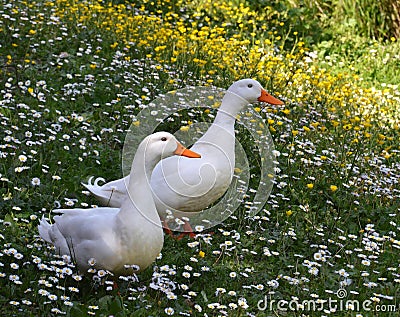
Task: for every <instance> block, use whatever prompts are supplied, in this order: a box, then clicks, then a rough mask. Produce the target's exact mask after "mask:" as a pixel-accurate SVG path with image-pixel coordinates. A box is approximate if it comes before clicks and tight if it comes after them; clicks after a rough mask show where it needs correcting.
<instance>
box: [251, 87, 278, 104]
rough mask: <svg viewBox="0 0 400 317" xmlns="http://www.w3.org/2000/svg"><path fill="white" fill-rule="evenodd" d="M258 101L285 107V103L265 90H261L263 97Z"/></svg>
mask: <svg viewBox="0 0 400 317" xmlns="http://www.w3.org/2000/svg"><path fill="white" fill-rule="evenodd" d="M257 100H258V101H263V102H268V103H270V104H271V105H283V101H281V100H279V99H276V98H275V97H273V96H271V95H270V94H269V93H267V91H266V90H265V89H261V96H260V97H258V98H257Z"/></svg>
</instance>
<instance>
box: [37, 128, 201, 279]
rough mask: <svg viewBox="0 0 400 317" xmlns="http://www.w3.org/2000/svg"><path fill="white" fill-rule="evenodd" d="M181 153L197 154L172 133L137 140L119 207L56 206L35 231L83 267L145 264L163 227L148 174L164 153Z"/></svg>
mask: <svg viewBox="0 0 400 317" xmlns="http://www.w3.org/2000/svg"><path fill="white" fill-rule="evenodd" d="M174 154H175V155H183V156H187V157H191V158H200V155H199V154H197V153H195V152H192V151H190V150H188V149H186V148H184V147H183V146H182V145H181V144H180V143H179V142H178V141H177V140H176V139H175V137H174V136H173V135H171V134H170V133H167V132H157V133H154V134H152V135H150V136H148V137H146V138H145V139H144V140H143V141H142V142H141V143H140V145H139V147H138V149H137V152H136V154H135V157H134V160H133V162H132V169H131V174H132V175H134V176H135V177H132V178H131V182H130V183H129V185H128V188H127V195H126V196H125V199H124V200H123V201H122V203H121V207H120V208H109V207H102V208H91V209H59V210H55V212H58V213H62V215H59V216H55V217H54V224H52V225H50V224H49V223H48V222H47V221H46V220H45V219H44V218H42V219H41V221H40V224H39V227H38V228H39V233H40V236H41V237H42V238H43V239H44V240H46V241H47V242H49V243H52V244H53V245H54V246H55V247H56V249H57V251H58V253H60V254H66V255H70V256H71V257H72V258H73V259H74V260H75V261H76V263H77V265H78V268H79V269H80V270H81V271H82V272H86V271H87V269H88V268H89V263H88V261H89V260H90V259H91V258H93V259H95V263H96V264H95V267H96V268H98V269H104V270H108V271H110V272H112V273H114V274H115V275H126V274H131V273H132V272H133V271H134V269H133V268H132V267H133V265H137V266H138V267H139V270H136V269H135V271H140V270H143V269H145V268H146V267H148V266H149V265H150V264H151V263H152V262H153V261H154V259H155V258H156V257H157V256H158V254H159V253H160V251H161V249H162V246H163V243H164V237H163V230H162V226H161V222H160V218H159V216H158V214H157V210H156V207H155V204H154V201H153V197H152V191H151V188H150V184H149V179H150V175H151V172H152V170H153V169H154V167H155V166H156V164H157V163H158V162H159V161H160V160H161V159H162V158H164V157H168V156H171V155H174Z"/></svg>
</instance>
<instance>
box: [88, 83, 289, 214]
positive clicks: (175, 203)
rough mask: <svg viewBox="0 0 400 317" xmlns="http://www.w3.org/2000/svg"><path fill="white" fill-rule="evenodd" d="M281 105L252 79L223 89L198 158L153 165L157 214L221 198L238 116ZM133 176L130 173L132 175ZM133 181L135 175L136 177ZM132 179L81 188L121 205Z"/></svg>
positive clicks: (190, 209) (190, 208) (194, 208)
mask: <svg viewBox="0 0 400 317" xmlns="http://www.w3.org/2000/svg"><path fill="white" fill-rule="evenodd" d="M257 101H261V102H267V103H270V104H273V105H281V104H283V102H282V101H280V100H278V99H276V98H274V97H273V96H271V95H270V94H268V93H267V92H266V91H265V90H264V89H263V87H262V86H261V84H260V83H259V82H258V81H256V80H253V79H242V80H239V81H237V82H235V83H233V84H232V85H231V86H230V87H229V89H228V90H227V92H226V94H225V96H224V98H223V99H222V104H221V106H220V107H219V109H218V112H217V115H216V117H215V120H214V122H213V124H212V125H211V126H210V127H209V129H208V130H207V132H206V133H205V134H204V135H203V136H202V137H201V138H200V139H199V140H198V141H197V142H196V143H194V145H193V146H192V147H191V149H192V150H193V151H197V152H199V153H201V156H202V157H201V159H199V160H187V159H185V158H177V157H170V158H167V159H165V160H162V161H161V162H160V163H159V164H157V166H156V167H155V169H154V171H153V173H152V176H151V182H150V184H151V187H152V189H153V194H154V200H155V202H156V206H157V210H158V212H159V214H161V215H163V214H164V213H165V211H166V210H167V209H169V210H179V211H183V212H194V211H200V210H203V209H204V208H207V207H208V206H209V205H210V204H212V203H213V202H214V201H216V200H217V199H218V198H220V197H221V196H222V195H223V194H224V192H225V191H226V190H227V188H228V187H229V185H230V183H231V181H232V177H233V172H234V166H235V131H234V127H235V121H236V115H237V114H238V113H239V111H240V110H241V109H242V108H243V107H244V106H246V105H248V104H250V103H253V102H257ZM131 175H133V174H131ZM135 177H136V176H135ZM129 178H130V175H129V176H127V177H125V178H121V179H118V180H115V181H112V182H109V183H106V184H104V185H103V186H99V185H98V184H97V183H98V181H100V180H102V181H104V179H102V178H97V179H96V180H95V182H94V184H92V183H91V179H89V183H88V184H83V185H84V186H85V187H86V188H87V189H88V190H89V191H90V192H92V193H93V194H94V195H95V196H96V198H97V199H98V200H99V201H100V202H101V203H103V204H106V205H109V206H119V205H120V204H121V202H122V201H123V199H124V197H125V196H126V193H127V189H126V184H128V182H129Z"/></svg>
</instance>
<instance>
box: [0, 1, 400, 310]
mask: <svg viewBox="0 0 400 317" xmlns="http://www.w3.org/2000/svg"><path fill="white" fill-rule="evenodd" d="M156 2H157V3H156V4H155V5H152V4H151V3H150V2H149V3H146V6H147V10H150V12H152V14H155V15H156V14H159V15H160V16H164V15H165V14H166V13H167V12H169V11H173V12H175V13H176V14H177V15H182V16H184V15H185V14H187V15H188V17H187V18H186V17H185V19H186V20H187V21H188V22H187V23H191V19H192V20H194V19H195V18H194V17H193V15H191V14H192V13H193V12H194V11H193V12H192V11H190V10H189V11H188V12H181V11H180V10H179V6H180V5H182V4H181V3H179V2H178V1H172V2H171V4H170V6H171V9H169V8H168V6H167V5H165V6H164V5H160V3H159V2H158V1H156ZM66 3H67V2H62V3H61V4H60V6H62V5H65V4H66ZM70 3H71V7H72V8H73V4H72V2H70ZM234 3H236V2H234ZM237 3H242V2H240V1H238V2H237ZM243 3H244V2H243ZM138 6H139V4H138ZM155 6H157V7H155ZM217 9H218V10H217ZM217 9H216V12H224V10H225V9H224V8H223V7H218V8H217ZM0 10H2V11H4V13H2V14H5V15H6V16H8V17H7V18H4V20H3V22H2V24H0V29H1V31H0V43H1V47H0V63H1V68H0V80H1V83H2V84H1V90H0V94H1V97H0V102H1V111H0V123H1V130H0V131H1V139H2V141H1V142H0V143H1V147H0V154H1V155H0V180H1V183H0V210H1V212H0V215H1V217H0V218H1V220H0V312H1V315H4V316H54V315H58V314H60V315H62V314H65V315H67V316H87V315H88V314H90V315H93V314H95V315H96V316H110V315H113V316H165V315H167V312H170V311H171V310H168V309H169V308H172V309H173V311H174V312H173V315H175V316H179V315H187V316H205V314H206V315H207V316H224V315H228V316H299V315H300V314H301V312H294V311H284V310H283V309H278V308H277V306H273V308H274V311H269V310H267V311H265V312H264V311H261V310H259V308H258V305H259V303H260V301H261V303H263V302H264V299H265V298H267V299H268V303H271V300H275V301H278V300H281V299H282V300H286V301H290V300H296V298H298V299H297V301H299V302H301V301H303V300H311V299H315V300H317V298H319V299H320V300H328V298H331V299H335V300H337V299H338V297H337V295H336V292H337V291H338V290H339V289H345V290H346V292H347V296H346V297H345V299H346V300H358V301H359V303H362V302H363V301H365V300H368V301H370V304H371V305H370V306H369V307H371V308H374V309H375V311H373V310H366V309H360V311H359V312H354V311H351V310H349V309H348V310H346V309H341V310H340V309H339V311H337V312H334V311H326V310H325V311H323V312H321V311H304V315H306V316H307V315H309V316H321V315H326V316H357V314H360V315H362V316H397V314H398V313H397V312H384V313H382V312H377V311H376V310H377V309H378V308H380V309H383V308H386V309H392V306H389V305H396V308H397V310H398V309H400V308H399V306H398V305H399V299H400V297H399V294H398V288H399V287H398V285H399V283H400V278H399V274H400V272H399V265H400V263H399V248H400V242H399V240H398V237H399V234H400V227H399V223H400V218H399V211H400V205H399V198H400V186H399V178H400V161H399V151H400V149H399V144H398V134H399V130H398V125H399V124H400V123H399V122H398V121H397V122H392V125H391V126H389V125H386V124H379V122H374V121H373V120H370V118H368V115H363V116H361V115H360V116H357V115H355V114H354V113H353V111H354V109H357V107H358V106H362V105H363V104H364V103H369V102H370V101H369V100H364V99H363V96H355V95H351V96H349V98H354V102H353V103H351V102H348V103H347V104H342V103H340V99H338V100H337V101H335V99H329V98H330V97H331V96H329V95H328V93H332V94H334V93H338V92H340V91H344V90H346V87H347V86H346V85H359V84H360V83H359V82H358V81H354V82H353V81H351V82H350V81H348V82H346V80H350V79H349V78H351V77H352V76H353V75H358V76H360V77H363V78H364V81H363V82H362V86H363V87H364V88H365V87H373V86H375V87H376V88H377V89H378V88H381V87H380V85H381V84H393V85H396V84H397V83H398V82H399V80H398V79H399V78H398V76H399V74H398V72H396V67H398V63H399V58H398V45H399V44H398V43H399V42H398V41H390V40H389V41H386V42H385V41H383V40H376V41H375V40H374V41H373V40H370V39H367V38H365V37H361V36H360V37H358V36H357V37H351V34H350V33H346V32H348V31H347V30H345V31H343V32H344V33H340V34H345V35H344V36H343V37H342V41H338V40H337V38H335V37H333V38H331V39H330V38H329V35H330V34H331V33H329V32H332V31H335V29H334V28H333V27H332V28H331V29H329V30H326V34H325V35H327V37H326V38H324V41H316V40H312V39H309V40H307V36H306V33H307V30H304V29H301V23H300V22H298V23H297V24H296V23H293V26H292V27H293V29H292V30H291V31H290V32H289V31H288V30H287V29H285V28H286V27H289V25H290V24H291V23H289V22H288V23H286V24H285V25H284V27H282V29H279V32H282V34H281V39H277V37H278V36H279V35H280V34H278V33H277V34H270V35H268V34H264V35H263V36H265V37H266V38H269V37H271V41H272V42H274V43H275V44H276V47H279V46H283V47H284V49H287V50H288V51H279V49H277V52H276V55H274V57H275V58H276V60H279V62H276V64H273V66H274V67H276V68H274V69H275V70H276V73H277V74H274V75H276V76H277V75H279V72H280V71H281V70H282V69H292V70H293V73H292V74H291V76H292V77H290V78H288V79H287V80H286V82H282V81H278V80H273V78H274V77H272V78H271V80H270V82H262V83H263V84H264V85H265V86H266V87H267V88H268V89H269V90H270V91H271V92H276V91H279V92H280V93H281V96H280V97H282V98H283V99H284V100H285V101H286V105H285V106H282V107H280V108H267V109H265V110H262V111H261V116H262V117H263V118H264V119H265V120H266V122H268V123H269V127H270V131H271V134H272V137H273V139H274V145H275V149H276V150H277V151H278V152H279V153H280V155H279V156H278V157H277V161H278V163H279V164H278V165H277V168H276V179H275V180H276V183H275V186H274V188H273V191H272V194H271V195H270V198H269V200H268V202H267V203H266V205H265V206H264V208H263V210H262V211H261V212H260V213H259V214H258V215H256V216H255V217H252V218H249V217H248V216H247V215H246V210H247V209H246V207H245V204H244V203H243V204H242V206H241V208H239V209H238V210H237V211H236V212H235V213H234V215H233V216H232V217H230V218H229V219H227V220H226V221H225V222H224V223H223V224H221V225H219V226H217V227H214V228H212V231H213V234H212V235H211V234H210V233H209V232H206V233H205V234H202V235H198V237H197V238H196V239H195V240H188V239H186V238H185V239H183V240H180V241H175V240H173V239H171V238H169V237H166V239H165V245H164V248H163V251H162V257H161V258H159V259H157V260H156V261H155V263H154V265H153V266H151V267H149V268H148V269H147V270H146V271H145V272H143V273H141V274H140V275H139V276H138V277H137V278H138V280H136V277H132V278H131V279H127V280H120V281H119V289H118V290H115V289H114V288H113V285H112V278H111V277H109V276H106V277H103V278H92V277H93V276H97V274H93V276H90V275H89V276H84V277H81V276H80V275H78V274H77V273H78V272H77V270H76V268H75V267H74V266H73V265H71V264H67V263H66V262H65V261H63V259H62V258H60V257H57V256H55V255H54V250H53V249H52V248H51V247H50V246H48V245H47V244H46V243H45V242H44V241H43V240H41V239H40V238H39V236H38V231H37V225H38V220H39V219H40V218H41V217H42V216H46V217H47V216H51V210H52V209H53V208H54V207H56V206H59V205H61V206H62V207H67V206H71V205H73V206H75V207H82V206H83V207H85V206H89V207H90V206H91V205H95V204H97V202H96V201H95V200H94V198H92V197H90V196H87V195H86V194H84V193H82V191H83V188H82V186H81V185H80V182H84V181H86V180H87V179H88V178H89V176H91V175H95V176H102V177H104V178H106V179H107V180H112V179H116V178H119V177H121V176H122V171H121V153H122V148H123V142H124V138H125V135H126V130H127V129H128V127H129V126H130V124H131V121H132V118H133V116H134V115H135V114H137V113H138V112H139V110H140V106H141V105H145V104H148V103H149V102H150V101H151V100H153V99H154V98H155V97H156V96H159V94H161V93H166V92H168V91H170V90H173V89H178V88H181V87H185V86H188V85H209V84H210V82H209V81H210V80H212V82H213V84H215V85H219V86H220V87H223V88H227V86H228V85H229V84H230V83H232V82H233V81H234V80H236V79H237V74H234V73H233V72H230V68H226V69H221V70H215V69H214V67H213V65H212V63H210V62H208V63H207V64H206V66H204V67H203V68H202V67H200V66H199V65H198V64H196V63H195V62H193V60H192V59H191V56H190V55H180V56H179V59H178V61H177V62H176V63H172V62H169V61H168V60H167V58H165V61H164V62H160V60H158V59H157V58H156V57H155V56H152V57H146V54H149V52H151V48H148V47H146V48H144V47H140V46H139V45H134V44H132V45H131V48H130V49H124V47H125V46H124V45H123V44H121V43H122V42H123V41H122V39H121V37H122V35H121V34H119V33H115V32H114V31H113V30H107V29H104V28H101V27H99V26H97V25H95V24H94V23H88V24H85V21H79V20H78V17H77V14H76V15H75V14H73V13H70V15H66V16H64V17H59V18H57V19H59V20H57V19H56V17H57V16H58V13H57V11H56V9H55V6H54V5H52V3H51V2H43V3H42V2H40V3H36V4H27V3H23V2H15V4H14V7H13V6H12V5H11V4H8V5H7V4H6V3H5V2H4V3H3V4H2V8H1V9H0ZM93 10H94V9H93ZM157 10H160V11H161V12H159V13H157ZM163 10H164V11H163ZM193 10H194V9H193ZM254 10H256V8H254ZM269 10H270V11H268V12H269V15H268V16H269V17H270V20H269V21H268V27H270V28H271V29H272V28H273V27H276V28H278V26H279V25H280V22H282V19H281V17H282V15H283V13H282V15H279V14H277V13H274V12H279V10H278V11H277V10H275V9H269ZM274 10H275V11H274ZM291 10H292V11H290V10H288V8H282V12H284V13H285V14H286V15H285V16H292V17H293V16H299V15H298V12H297V11H296V10H297V9H296V7H293V8H292V9H291ZM296 12H297V13H296ZM302 12H307V11H306V10H305V9H304V11H302ZM207 14H209V13H207ZM207 14H205V15H203V16H201V18H198V20H201V19H204V21H206V20H207V19H206V18H207ZM108 15H112V14H111V13H107V12H106V13H104V16H101V18H104V19H106V18H105V17H107V16H108ZM116 15H117V14H116ZM149 15H150V14H149ZM25 16H29V17H30V19H26V18H24V17H25ZM33 16H34V17H33ZM40 16H42V18H41V17H40ZM217 17H218V18H219V19H223V18H225V19H227V21H228V22H230V20H229V19H233V20H234V19H236V20H240V16H237V17H231V16H224V15H223V14H222V15H218V16H217ZM92 18H93V16H92ZM97 18H98V19H100V17H99V16H98V17H97ZM303 19H304V20H306V21H309V25H310V26H309V27H310V28H311V29H312V28H313V27H314V23H316V22H315V20H313V19H312V18H311V17H310V16H306V17H303ZM186 20H185V21H186ZM233 20H232V21H233ZM43 21H45V22H43ZM52 21H53V22H52ZM57 21H58V22H57ZM201 21H203V20H201ZM289 21H290V20H289ZM33 22H35V23H33ZM212 22H213V23H214V22H215V21H212ZM201 23H202V22H201ZM235 23H236V22H235ZM53 24H56V26H54V25H53ZM297 27H298V28H299V29H298V32H299V35H298V38H297V39H296V37H295V36H294V35H293V32H294V31H296V28H297ZM335 27H336V28H338V26H337V25H336V26H335ZM31 30H34V32H33V31H31ZM55 30H56V31H55ZM228 30H229V32H231V33H232V34H235V33H236V32H237V25H236V24H231V25H230V26H229V25H228ZM243 32H244V33H245V31H243ZM323 32H325V31H323ZM289 33H290V34H291V35H290V37H293V38H291V39H289V38H286V39H285V37H284V35H285V34H289ZM141 36H143V38H144V37H145V36H147V32H146V31H145V30H143V31H142V35H141ZM182 36H183V37H184V35H182ZM118 41H119V42H121V43H119V44H118V45H119V46H117V47H113V46H114V43H115V42H118ZM285 41H286V42H285ZM291 41H292V44H290V42H291ZM299 41H306V44H305V47H306V51H309V50H316V51H317V52H316V53H317V55H318V56H319V57H318V58H319V60H318V61H317V62H316V63H315V64H314V63H310V64H304V65H309V66H303V64H302V63H303V62H302V61H303V57H304V56H303V55H302V54H303V53H304V52H303V53H300V52H298V48H297V46H296V45H298V43H299ZM307 41H308V42H307ZM285 43H286V44H285ZM288 43H289V44H288ZM248 45H249V47H251V45H252V44H251V43H250V44H248ZM313 45H314V46H313ZM293 47H294V48H296V49H293ZM292 49H293V50H292ZM243 50H244V51H246V50H245V49H244V48H243ZM371 50H376V52H375V53H371ZM290 52H292V53H293V54H295V55H296V54H298V55H296V57H295V58H294V59H291V58H289V57H285V56H286V54H289V53H290ZM168 54H169V53H168ZM168 54H167V53H166V55H168ZM199 54H200V53H199ZM371 54H375V55H372V56H371ZM387 54H388V58H387V59H386V56H387ZM199 56H200V55H199ZM326 56H330V59H326V58H325V57H326ZM201 57H202V58H206V57H207V56H205V57H204V56H201ZM293 60H295V61H297V62H298V64H296V65H293V64H291V63H293ZM230 62H231V63H232V65H235V63H240V62H243V61H241V60H240V59H239V58H238V59H236V60H232V61H230ZM316 65H317V66H318V67H325V68H326V69H327V72H328V73H332V74H334V73H336V74H339V73H340V74H342V73H344V72H345V73H348V74H350V76H349V78H347V77H341V78H344V79H343V80H342V81H336V82H323V84H324V85H327V86H329V85H331V86H329V87H330V88H327V89H326V90H324V93H327V95H323V94H322V93H320V91H322V90H319V89H320V87H317V84H315V83H312V84H304V85H302V83H303V81H302V80H300V81H296V80H295V79H293V78H294V77H295V74H297V73H301V71H302V70H303V73H305V74H306V75H307V74H308V72H307V71H308V70H309V71H310V74H313V73H312V72H311V68H312V67H315V66H316ZM249 67H250V68H251V67H253V65H250V66H249ZM306 67H309V69H307V68H306ZM298 70H300V71H299V72H297V71H298ZM209 71H215V72H211V73H210V72H209ZM255 74H256V72H255ZM318 74H319V73H318ZM239 75H240V76H244V73H239ZM256 76H257V75H256ZM332 78H333V77H332ZM260 80H262V78H261V79H260ZM333 80H334V79H332V81H333ZM305 81H306V79H304V82H305ZM383 88H384V89H385V87H383ZM387 93H389V92H387ZM390 93H392V94H393V95H394V98H392V99H391V100H394V103H393V109H394V111H395V110H396V109H398V107H399V99H398V98H399V95H400V93H399V90H398V87H397V86H393V87H391V88H390ZM297 96H301V98H300V97H299V98H300V99H301V100H300V101H298V100H296V97H297ZM291 98H293V99H291ZM396 98H397V99H396ZM327 100H329V102H328V101H327ZM396 102H397V103H396ZM331 108H335V110H332V109H331ZM380 115H382V116H389V115H390V114H388V113H382V114H380ZM183 119H185V120H187V119H188V117H187V116H186V114H183V115H182V117H181V118H180V120H183ZM205 119H207V120H210V118H209V117H208V116H206V115H203V117H202V116H198V117H195V118H194V119H193V121H195V120H198V121H202V120H205ZM180 123H182V122H181V121H179V120H176V122H175V123H174V124H172V123H171V124H170V125H168V124H164V126H163V128H165V129H168V128H169V129H171V130H170V131H171V132H173V131H174V130H175V129H177V128H179V125H180ZM396 124H397V128H396ZM239 130H240V129H239ZM238 139H239V140H240V141H241V144H242V145H243V147H244V148H245V149H246V150H247V154H248V155H249V161H250V162H254V164H253V166H251V168H252V172H253V171H254V173H255V174H256V172H257V166H256V164H257V162H258V160H259V158H254V157H252V155H253V152H254V151H253V144H252V139H251V138H249V137H248V135H247V134H246V133H240V134H238ZM35 178H39V179H40V184H39V185H35ZM36 184H37V181H36ZM250 188H253V189H256V188H257V175H255V176H254V179H253V180H252V181H251V182H250ZM248 194H249V195H250V198H249V200H251V192H250V191H249V192H248ZM286 307H287V306H286ZM281 308H282V307H281ZM325 308H326V306H325Z"/></svg>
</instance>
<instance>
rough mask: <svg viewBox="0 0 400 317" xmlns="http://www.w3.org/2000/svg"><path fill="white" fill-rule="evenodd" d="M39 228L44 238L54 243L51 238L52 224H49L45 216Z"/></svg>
mask: <svg viewBox="0 0 400 317" xmlns="http://www.w3.org/2000/svg"><path fill="white" fill-rule="evenodd" d="M38 229H39V235H40V236H41V237H42V239H43V240H45V241H47V242H48V243H53V241H52V239H51V238H50V230H51V224H49V223H48V222H47V220H46V219H45V218H44V217H42V219H40V223H39V226H38Z"/></svg>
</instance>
